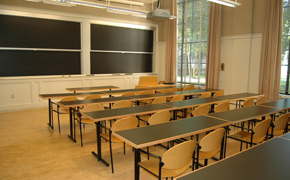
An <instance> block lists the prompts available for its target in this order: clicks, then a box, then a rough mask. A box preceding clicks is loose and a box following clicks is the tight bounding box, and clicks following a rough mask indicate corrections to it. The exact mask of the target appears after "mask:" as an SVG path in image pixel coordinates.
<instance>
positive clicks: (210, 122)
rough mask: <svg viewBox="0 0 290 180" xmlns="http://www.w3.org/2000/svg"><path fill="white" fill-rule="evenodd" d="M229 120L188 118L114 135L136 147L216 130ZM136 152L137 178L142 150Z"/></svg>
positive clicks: (114, 133)
mask: <svg viewBox="0 0 290 180" xmlns="http://www.w3.org/2000/svg"><path fill="white" fill-rule="evenodd" d="M230 124H231V123H230V122H228V121H223V120H218V119H215V118H211V117H206V116H198V117H192V118H186V119H182V120H177V121H171V122H168V123H162V124H157V125H151V126H145V127H140V128H135V129H129V130H125V131H117V132H113V135H114V136H116V137H117V138H119V139H121V140H123V141H124V142H126V143H128V144H129V145H131V146H133V147H134V148H136V149H140V148H143V147H147V146H151V145H156V144H159V143H163V142H167V141H172V140H175V139H178V138H184V137H188V136H191V135H195V134H199V133H203V132H206V131H210V130H214V129H217V128H220V127H225V126H228V125H230ZM222 147H223V146H222ZM134 153H135V160H134V161H135V162H134V164H135V180H137V179H139V172H140V167H139V166H138V162H140V159H141V157H140V152H139V151H134Z"/></svg>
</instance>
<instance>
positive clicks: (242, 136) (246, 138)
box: [230, 131, 265, 143]
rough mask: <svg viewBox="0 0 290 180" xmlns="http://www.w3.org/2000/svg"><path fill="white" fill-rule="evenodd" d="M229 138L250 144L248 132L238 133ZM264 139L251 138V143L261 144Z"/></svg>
mask: <svg viewBox="0 0 290 180" xmlns="http://www.w3.org/2000/svg"><path fill="white" fill-rule="evenodd" d="M230 137H233V138H236V139H240V140H243V141H246V142H251V133H250V132H248V131H239V132H237V133H235V134H232V135H230ZM264 138H265V136H264V137H256V136H253V141H252V142H253V143H259V142H262V141H263V140H264Z"/></svg>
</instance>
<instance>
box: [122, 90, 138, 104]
mask: <svg viewBox="0 0 290 180" xmlns="http://www.w3.org/2000/svg"><path fill="white" fill-rule="evenodd" d="M135 95H136V93H135V92H127V93H124V94H122V97H128V96H135ZM130 102H131V106H133V105H134V103H135V102H134V101H130Z"/></svg>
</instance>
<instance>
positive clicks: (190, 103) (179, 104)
mask: <svg viewBox="0 0 290 180" xmlns="http://www.w3.org/2000/svg"><path fill="white" fill-rule="evenodd" d="M221 101H224V100H223V99H219V98H215V97H207V98H194V99H187V100H183V101H176V102H168V103H166V105H169V106H172V107H175V108H187V107H194V106H199V105H201V104H214V103H218V102H221Z"/></svg>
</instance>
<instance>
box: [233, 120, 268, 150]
mask: <svg viewBox="0 0 290 180" xmlns="http://www.w3.org/2000/svg"><path fill="white" fill-rule="evenodd" d="M271 121H272V119H266V120H263V121H262V122H260V123H258V124H257V125H256V126H255V127H254V129H246V128H244V129H246V130H249V131H244V130H242V131H239V132H237V133H235V134H232V135H230V136H228V137H229V138H231V139H234V140H237V141H240V142H241V146H240V151H242V148H243V146H242V145H243V143H246V144H247V146H246V148H248V144H250V147H252V145H253V144H258V143H260V142H262V141H263V140H264V139H265V138H266V137H267V134H268V129H269V126H270V124H271Z"/></svg>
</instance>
